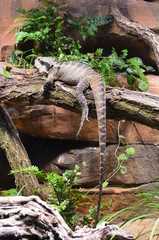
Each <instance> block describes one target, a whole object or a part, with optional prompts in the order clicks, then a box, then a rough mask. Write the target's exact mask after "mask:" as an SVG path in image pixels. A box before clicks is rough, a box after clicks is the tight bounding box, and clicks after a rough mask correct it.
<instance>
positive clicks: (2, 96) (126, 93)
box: [0, 69, 159, 129]
mask: <svg viewBox="0 0 159 240" xmlns="http://www.w3.org/2000/svg"><path fill="white" fill-rule="evenodd" d="M16 71H20V70H17V69H16V70H14V71H13V72H11V78H10V79H9V78H8V79H5V78H4V77H3V76H0V103H1V104H4V105H6V106H12V107H14V106H27V105H39V104H42V105H56V106H59V107H63V108H66V109H69V110H71V111H74V112H81V107H80V105H79V103H78V101H77V99H76V92H75V87H72V86H68V85H65V84H64V83H61V82H58V81H57V82H56V87H55V89H54V90H53V91H50V93H48V95H46V96H45V97H44V96H41V97H40V98H39V97H37V96H38V92H39V91H40V89H41V88H42V86H43V84H44V82H43V81H40V80H39V79H40V78H41V76H40V75H38V74H35V73H34V71H33V73H34V74H33V73H32V74H28V75H27V74H26V73H25V71H24V70H23V72H21V73H20V74H19V73H17V72H16ZM1 72H2V71H0V73H1ZM19 78H20V80H19ZM85 95H86V98H87V101H88V104H89V110H90V111H89V116H92V117H96V110H95V105H94V99H93V95H92V92H91V90H88V91H87V92H86V93H85ZM106 97H107V100H106V104H107V119H109V118H113V119H118V120H120V119H127V120H131V121H136V122H139V123H141V124H144V125H147V126H149V127H152V128H156V129H159V104H158V103H159V96H158V95H154V94H150V93H148V92H147V93H142V92H137V91H132V90H128V89H124V88H111V87H107V90H106Z"/></svg>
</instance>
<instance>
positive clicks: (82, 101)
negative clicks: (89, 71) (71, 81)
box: [76, 80, 89, 139]
mask: <svg viewBox="0 0 159 240" xmlns="http://www.w3.org/2000/svg"><path fill="white" fill-rule="evenodd" d="M88 87H89V83H88V81H86V80H81V81H80V82H79V83H78V84H77V88H76V95H77V100H78V102H79V104H80V105H81V107H82V117H81V122H80V126H79V129H78V132H77V134H76V139H78V136H79V134H80V131H81V129H82V127H83V124H84V121H85V119H86V120H87V121H88V113H89V109H88V104H87V100H86V98H85V96H84V94H83V92H84V91H85V90H86V89H87V88H88Z"/></svg>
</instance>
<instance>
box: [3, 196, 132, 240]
mask: <svg viewBox="0 0 159 240" xmlns="http://www.w3.org/2000/svg"><path fill="white" fill-rule="evenodd" d="M112 236H115V237H114V238H113V239H114V240H133V239H134V238H133V237H132V236H131V235H130V234H127V233H125V232H124V231H123V230H121V229H119V228H118V226H116V225H108V224H107V223H102V224H100V225H99V226H98V227H97V228H96V229H92V228H88V227H84V228H79V229H78V230H76V231H74V232H73V231H72V230H71V229H70V228H69V227H68V225H67V224H66V223H65V221H64V219H63V218H62V217H61V215H60V214H59V213H58V211H57V210H56V209H55V208H52V207H51V206H49V205H48V204H47V203H45V202H43V201H42V200H40V198H39V197H36V196H30V197H4V198H3V197H0V239H7V240H8V239H10V240H12V239H26V240H27V239H39V240H40V239H43V240H46V239H48V240H54V239H56V240H71V239H74V240H82V239H83V240H100V239H101V240H109V239H110V238H111V237H112Z"/></svg>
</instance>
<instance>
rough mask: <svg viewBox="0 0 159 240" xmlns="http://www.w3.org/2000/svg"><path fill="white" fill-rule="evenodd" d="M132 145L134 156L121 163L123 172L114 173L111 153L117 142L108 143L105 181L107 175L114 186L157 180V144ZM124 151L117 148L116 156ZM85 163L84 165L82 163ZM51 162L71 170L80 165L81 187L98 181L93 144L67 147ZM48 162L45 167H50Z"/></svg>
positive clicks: (114, 160) (96, 151)
mask: <svg viewBox="0 0 159 240" xmlns="http://www.w3.org/2000/svg"><path fill="white" fill-rule="evenodd" d="M132 146H133V147H134V148H135V155H134V157H130V158H129V159H128V161H125V162H124V163H123V166H125V167H126V168H127V173H126V174H121V173H120V171H118V172H117V173H116V174H115V175H114V174H113V173H114V170H115V169H116V168H117V159H116V158H115V156H114V152H115V150H116V147H117V146H116V145H110V146H108V147H107V149H106V173H105V180H106V179H108V178H110V176H112V175H113V177H111V178H110V183H111V184H115V185H123V184H124V185H139V184H144V183H150V182H155V181H157V179H158V171H159V159H158V155H159V147H155V146H153V145H132ZM121 153H124V147H120V149H119V151H118V153H117V155H118V156H119V154H121ZM83 162H84V163H86V166H84V165H83ZM53 163H54V164H55V165H56V166H58V168H60V169H73V168H74V167H75V165H76V164H77V165H78V166H79V167H80V172H81V175H80V177H79V183H80V184H82V185H83V186H87V187H94V186H96V185H97V184H98V180H99V169H100V164H99V149H98V148H96V147H94V148H92V147H90V148H84V149H80V150H76V149H74V150H69V151H67V152H65V153H63V154H61V155H59V156H58V157H57V158H56V159H55V160H53ZM50 164H52V163H48V165H47V168H48V169H49V168H50V167H49V165H50ZM143 166H144V167H143Z"/></svg>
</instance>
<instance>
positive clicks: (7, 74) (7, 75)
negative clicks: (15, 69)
mask: <svg viewBox="0 0 159 240" xmlns="http://www.w3.org/2000/svg"><path fill="white" fill-rule="evenodd" d="M2 74H3V76H4V77H6V78H11V76H10V73H9V72H8V71H6V70H5V69H3V72H2Z"/></svg>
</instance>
